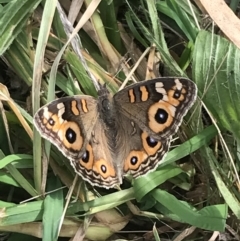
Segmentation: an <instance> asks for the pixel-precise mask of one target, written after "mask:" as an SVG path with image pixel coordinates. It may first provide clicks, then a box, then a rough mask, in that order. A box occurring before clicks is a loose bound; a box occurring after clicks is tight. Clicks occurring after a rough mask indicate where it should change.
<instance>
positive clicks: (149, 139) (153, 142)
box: [146, 136, 158, 148]
mask: <svg viewBox="0 0 240 241" xmlns="http://www.w3.org/2000/svg"><path fill="white" fill-rule="evenodd" d="M146 141H147V144H148V146H150V147H152V148H153V147H155V146H156V145H157V144H158V141H156V140H155V139H154V138H152V137H150V136H148V137H147V138H146Z"/></svg>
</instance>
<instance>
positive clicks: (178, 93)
mask: <svg viewBox="0 0 240 241" xmlns="http://www.w3.org/2000/svg"><path fill="white" fill-rule="evenodd" d="M180 97H181V91H180V90H175V91H174V94H173V98H175V99H179V98H180Z"/></svg>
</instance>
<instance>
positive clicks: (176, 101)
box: [167, 90, 184, 106]
mask: <svg viewBox="0 0 240 241" xmlns="http://www.w3.org/2000/svg"><path fill="white" fill-rule="evenodd" d="M174 93H175V91H174V90H169V91H168V93H167V96H168V102H169V103H170V104H171V105H174V106H178V105H179V104H180V101H181V100H182V97H183V99H184V96H183V95H181V97H180V98H178V99H175V98H174V97H173V95H174Z"/></svg>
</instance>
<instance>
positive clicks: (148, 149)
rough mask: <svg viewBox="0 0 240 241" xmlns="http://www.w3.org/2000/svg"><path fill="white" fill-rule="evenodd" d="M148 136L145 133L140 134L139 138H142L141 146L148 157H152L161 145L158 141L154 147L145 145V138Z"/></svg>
mask: <svg viewBox="0 0 240 241" xmlns="http://www.w3.org/2000/svg"><path fill="white" fill-rule="evenodd" d="M148 136H149V135H148V134H147V132H143V133H142V135H141V137H142V144H143V148H144V150H145V151H146V153H147V154H148V155H149V156H153V155H155V154H156V153H157V152H158V151H159V150H160V148H161V146H162V143H161V142H160V141H158V142H157V143H156V145H155V146H154V147H151V146H149V145H148V143H147V137H148Z"/></svg>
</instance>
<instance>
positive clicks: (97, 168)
mask: <svg viewBox="0 0 240 241" xmlns="http://www.w3.org/2000/svg"><path fill="white" fill-rule="evenodd" d="M102 166H105V168H106V172H103V170H102V168H101V167H102ZM93 171H94V172H96V173H98V174H99V175H100V176H102V177H103V178H105V179H106V178H108V177H115V176H116V171H115V169H114V168H113V166H111V165H109V163H108V162H107V161H106V160H104V159H99V160H95V161H94V166H93Z"/></svg>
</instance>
